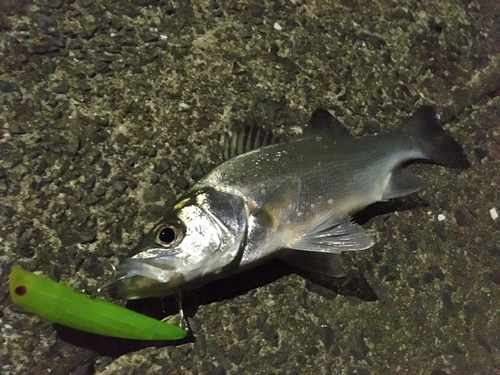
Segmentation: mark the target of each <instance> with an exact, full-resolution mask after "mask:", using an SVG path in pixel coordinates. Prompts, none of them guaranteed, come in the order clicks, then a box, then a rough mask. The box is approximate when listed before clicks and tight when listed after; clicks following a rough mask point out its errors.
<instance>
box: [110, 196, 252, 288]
mask: <svg viewBox="0 0 500 375" xmlns="http://www.w3.org/2000/svg"><path fill="white" fill-rule="evenodd" d="M246 231H247V215H246V211H245V204H244V201H243V199H242V198H241V197H238V196H235V195H232V194H228V193H223V192H220V191H217V190H215V189H204V190H201V191H195V192H193V193H191V194H190V195H189V196H188V197H187V198H185V199H183V200H181V201H180V202H179V203H177V204H176V205H175V207H174V211H173V212H172V213H171V214H169V215H168V216H166V217H165V218H164V220H162V221H161V222H160V223H159V224H158V225H156V227H155V228H154V229H153V230H152V231H151V232H150V233H148V234H147V235H146V237H145V238H144V240H143V241H141V243H140V244H139V245H138V246H137V248H136V250H135V251H134V252H133V253H135V255H134V256H133V257H132V258H128V259H126V260H125V261H124V262H123V263H122V264H120V265H119V266H118V269H117V276H116V279H115V280H116V281H117V282H120V283H121V284H122V285H120V286H119V289H121V290H122V291H121V292H119V294H122V295H126V296H127V298H142V297H144V296H146V295H148V296H150V295H151V293H154V294H157V293H156V292H153V291H158V293H161V294H162V295H166V294H170V293H174V292H176V291H177V290H179V289H180V287H181V286H182V285H184V284H186V283H188V282H189V281H191V280H193V279H198V278H200V277H211V276H212V277H214V276H215V275H217V274H219V273H221V272H223V271H225V270H227V269H228V268H231V266H233V265H234V266H237V265H238V263H239V261H240V258H241V254H240V250H241V249H242V246H243V244H244V241H245V236H246ZM144 278H146V279H144ZM214 278H216V276H215V277H214ZM158 283H161V284H162V285H155V284H158ZM124 289H125V290H124Z"/></svg>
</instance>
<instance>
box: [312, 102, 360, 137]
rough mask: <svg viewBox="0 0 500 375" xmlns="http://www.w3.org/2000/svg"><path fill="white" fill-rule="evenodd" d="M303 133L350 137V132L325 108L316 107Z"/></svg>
mask: <svg viewBox="0 0 500 375" xmlns="http://www.w3.org/2000/svg"><path fill="white" fill-rule="evenodd" d="M304 135H312V136H329V137H350V136H351V133H350V132H349V130H347V129H346V128H345V127H344V125H342V124H341V123H340V121H339V120H337V119H336V118H335V117H333V116H332V115H331V114H330V112H328V111H327V110H326V109H323V108H318V109H317V110H315V111H314V112H313V114H312V115H311V119H310V120H309V123H308V124H307V127H306V128H305V129H304Z"/></svg>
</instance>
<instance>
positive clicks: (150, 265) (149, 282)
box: [111, 258, 185, 299]
mask: <svg viewBox="0 0 500 375" xmlns="http://www.w3.org/2000/svg"><path fill="white" fill-rule="evenodd" d="M162 263H163V264H162ZM175 263H178V262H175V261H174V262H173V263H171V264H169V263H168V262H147V261H144V260H140V259H134V258H129V259H126V260H125V262H123V263H122V264H120V266H119V268H118V272H117V274H116V277H115V279H114V280H113V282H112V284H111V286H112V288H111V290H112V294H113V295H115V296H116V297H118V298H126V299H139V298H148V297H158V296H166V295H170V294H173V293H175V292H177V291H178V290H179V288H180V286H181V285H183V284H184V283H185V279H184V277H183V275H182V274H181V273H180V272H179V271H180V269H179V267H178V265H177V266H176V265H175Z"/></svg>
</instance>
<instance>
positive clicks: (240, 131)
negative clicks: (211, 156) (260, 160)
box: [222, 125, 278, 161]
mask: <svg viewBox="0 0 500 375" xmlns="http://www.w3.org/2000/svg"><path fill="white" fill-rule="evenodd" d="M275 143H278V138H277V137H275V136H273V133H272V132H271V130H266V129H263V128H261V127H260V126H258V125H243V126H239V127H236V128H235V129H234V130H233V132H232V134H229V133H227V134H226V135H225V136H224V152H223V155H222V158H223V160H224V161H226V160H229V159H231V158H234V157H235V156H238V155H241V154H244V153H246V152H250V151H253V150H256V149H258V148H260V147H264V146H269V145H272V144H275Z"/></svg>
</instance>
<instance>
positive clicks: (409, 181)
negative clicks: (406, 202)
mask: <svg viewBox="0 0 500 375" xmlns="http://www.w3.org/2000/svg"><path fill="white" fill-rule="evenodd" d="M424 187H425V180H424V179H423V178H422V177H420V176H417V175H416V174H414V173H412V172H411V171H410V170H408V169H406V168H405V167H398V168H396V169H395V170H394V171H393V172H392V173H391V177H390V179H389V183H388V185H387V187H386V188H385V191H384V193H383V195H382V199H383V200H389V199H392V198H396V197H402V196H404V195H408V194H411V193H415V192H416V191H419V190H420V189H422V188H424Z"/></svg>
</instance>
